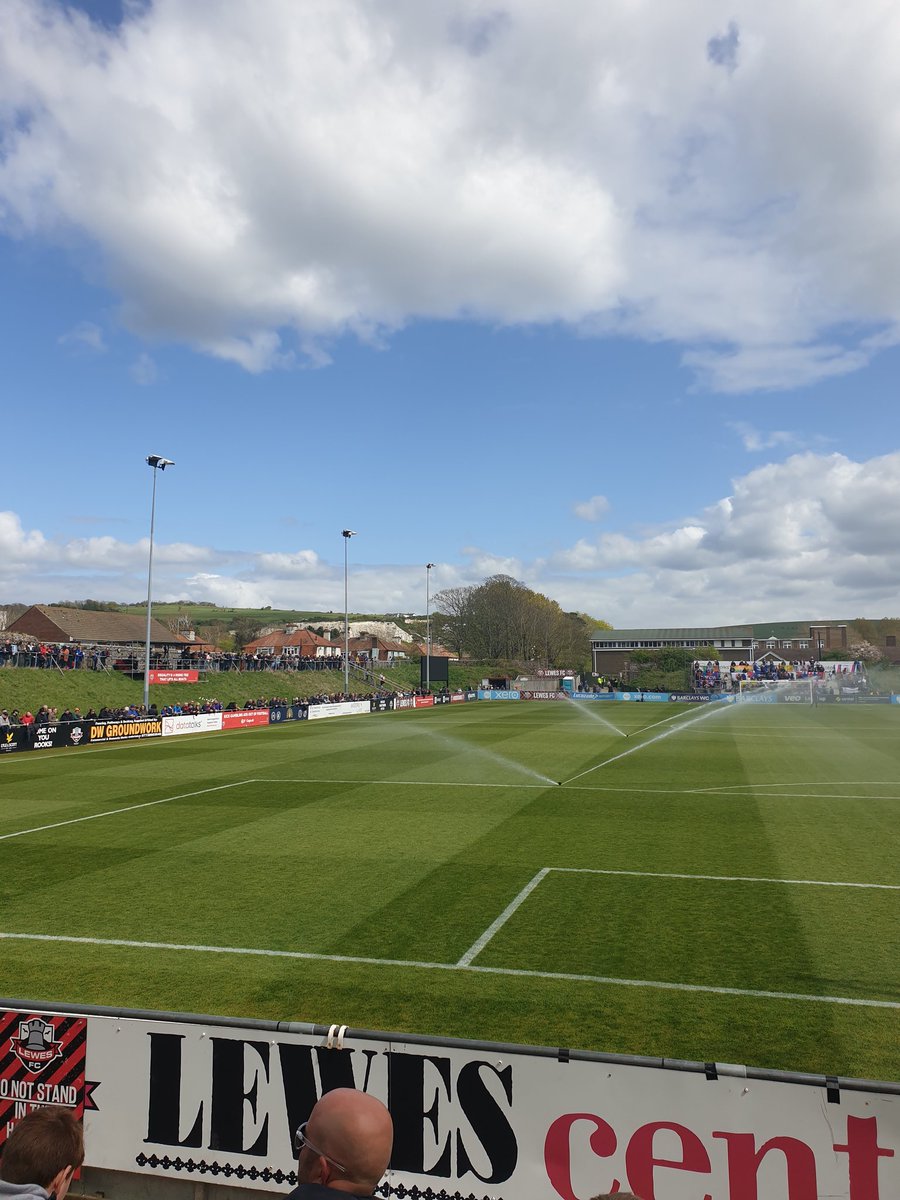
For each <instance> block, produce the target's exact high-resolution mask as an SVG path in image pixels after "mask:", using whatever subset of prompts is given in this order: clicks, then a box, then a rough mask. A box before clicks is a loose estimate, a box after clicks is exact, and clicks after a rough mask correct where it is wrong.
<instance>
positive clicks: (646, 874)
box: [547, 867, 900, 892]
mask: <svg viewBox="0 0 900 1200" xmlns="http://www.w3.org/2000/svg"><path fill="white" fill-rule="evenodd" d="M547 869H548V870H549V871H564V872H567V873H568V874H572V875H633V876H635V877H637V878H639V879H708V880H713V881H714V882H718V883H784V884H797V885H798V886H799V885H802V886H805V887H836V888H844V887H847V888H875V889H878V890H880V891H886V892H900V883H851V882H849V881H847V880H831V879H771V878H769V877H768V876H765V875H686V874H681V873H679V872H675V871H616V870H612V869H611V868H610V869H604V868H603V867H548V868H547Z"/></svg>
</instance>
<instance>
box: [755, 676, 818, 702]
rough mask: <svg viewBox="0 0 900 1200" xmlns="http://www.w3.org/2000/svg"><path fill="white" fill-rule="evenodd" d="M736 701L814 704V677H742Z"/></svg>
mask: <svg viewBox="0 0 900 1200" xmlns="http://www.w3.org/2000/svg"><path fill="white" fill-rule="evenodd" d="M737 698H738V702H739V703H750V704H781V703H788V704H815V703H816V681H815V680H814V679H742V680H740V682H739V684H738V697H737Z"/></svg>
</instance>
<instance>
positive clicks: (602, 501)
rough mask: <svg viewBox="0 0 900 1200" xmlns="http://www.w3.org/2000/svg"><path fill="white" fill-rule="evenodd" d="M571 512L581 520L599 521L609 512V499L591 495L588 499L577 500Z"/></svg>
mask: <svg viewBox="0 0 900 1200" xmlns="http://www.w3.org/2000/svg"><path fill="white" fill-rule="evenodd" d="M572 512H573V513H574V514H575V516H576V517H581V519H582V520H583V521H599V520H600V518H601V517H603V516H605V515H606V513H608V512H609V501H608V500H607V498H606V497H605V496H591V498H590V500H578V501H577V502H576V503H575V504H573V505H572Z"/></svg>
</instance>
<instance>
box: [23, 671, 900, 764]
mask: <svg viewBox="0 0 900 1200" xmlns="http://www.w3.org/2000/svg"><path fill="white" fill-rule="evenodd" d="M790 698H791V697H790V695H784V696H782V695H779V694H778V693H774V692H773V693H771V694H759V695H754V697H753V701H754V703H767V704H775V703H777V702H779V701H783V700H786V699H790ZM737 699H738V697H737V696H736V695H734V694H729V693H727V692H713V693H710V692H574V693H569V692H562V691H531V690H529V691H520V690H518V689H515V688H509V689H502V690H498V689H495V688H479V689H478V690H477V691H476V690H470V691H456V692H449V693H443V694H435V695H432V696H380V697H375V698H372V699H370V700H345V701H342V702H340V703H338V704H309V705H306V704H287V705H276V706H274V707H273V708H253V709H246V708H243V709H237V710H236V711H233V712H217V713H198V714H195V715H187V714H184V715H181V716H177V717H140V718H137V719H136V720H127V719H112V720H106V721H99V720H98V721H85V720H81V721H68V722H62V721H60V722H57V723H56V724H55V725H28V726H26V725H13V726H9V727H5V728H2V729H0V758H2V757H3V755H4V754H11V753H13V752H14V751H18V750H58V749H63V748H65V749H69V750H73V749H77V748H78V747H79V746H88V745H96V744H97V743H98V742H121V741H133V740H135V739H138V738H150V737H176V736H180V735H181V734H187V733H207V734H209V733H218V732H220V731H222V730H232V729H247V728H257V727H258V726H260V725H279V724H282V723H284V722H287V721H306V720H311V721H313V720H322V719H324V718H328V717H346V716H352V715H359V714H363V713H365V714H370V713H379V712H390V711H393V710H394V709H401V708H431V707H433V706H434V705H437V704H458V703H462V702H466V701H471V700H537V701H551V700H555V701H558V700H568V701H576V702H581V701H584V702H591V703H597V702H600V701H606V702H610V701H619V702H623V703H630V704H637V703H640V704H643V703H645V702H646V703H651V704H653V703H666V702H669V701H675V702H676V703H679V704H691V703H695V704H709V703H718V704H733V703H735V702H736V700H737ZM824 699H825V698H823V702H824ZM827 699H828V701H829V702H831V703H843V704H900V696H866V695H862V694H860V693H859V690H858V689H851V688H842V689H841V691H840V692H839V693H837V694H829V695H828V697H827Z"/></svg>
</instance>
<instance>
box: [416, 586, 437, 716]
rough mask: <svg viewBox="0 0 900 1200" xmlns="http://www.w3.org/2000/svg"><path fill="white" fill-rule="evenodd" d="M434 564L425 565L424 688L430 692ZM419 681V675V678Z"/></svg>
mask: <svg viewBox="0 0 900 1200" xmlns="http://www.w3.org/2000/svg"><path fill="white" fill-rule="evenodd" d="M433 566H434V563H426V564H425V688H426V690H427V691H428V692H429V693H430V692H431V569H432V567H433ZM419 678H420V679H421V678H422V677H421V675H420V676H419Z"/></svg>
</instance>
